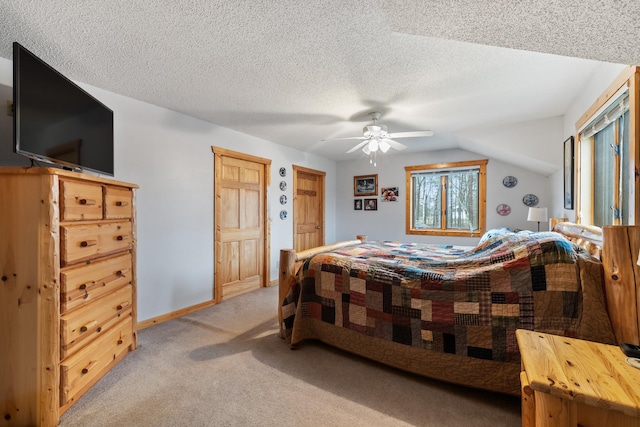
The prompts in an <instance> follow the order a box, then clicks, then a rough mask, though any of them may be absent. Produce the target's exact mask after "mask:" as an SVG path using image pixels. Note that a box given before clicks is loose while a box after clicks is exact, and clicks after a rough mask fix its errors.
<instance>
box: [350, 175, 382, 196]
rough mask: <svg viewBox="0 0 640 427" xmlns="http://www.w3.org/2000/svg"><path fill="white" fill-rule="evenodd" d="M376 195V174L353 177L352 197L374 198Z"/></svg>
mask: <svg viewBox="0 0 640 427" xmlns="http://www.w3.org/2000/svg"><path fill="white" fill-rule="evenodd" d="M377 194H378V174H373V175H360V176H354V177H353V195H354V196H356V197H357V196H375V195H377Z"/></svg>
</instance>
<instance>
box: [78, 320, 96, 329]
mask: <svg viewBox="0 0 640 427" xmlns="http://www.w3.org/2000/svg"><path fill="white" fill-rule="evenodd" d="M97 324H98V321H97V320H92V321H91V322H89V323H87V324H86V325H83V326H81V327H80V332H87V331H88V330H89V329H91V328H93V327H94V326H96V325H97Z"/></svg>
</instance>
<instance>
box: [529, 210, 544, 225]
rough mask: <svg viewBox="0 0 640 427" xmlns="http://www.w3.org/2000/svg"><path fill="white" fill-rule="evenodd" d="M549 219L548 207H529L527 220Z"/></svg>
mask: <svg viewBox="0 0 640 427" xmlns="http://www.w3.org/2000/svg"><path fill="white" fill-rule="evenodd" d="M546 220H547V208H529V214H528V215H527V221H537V222H545V221H546Z"/></svg>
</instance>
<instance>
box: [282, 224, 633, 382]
mask: <svg viewBox="0 0 640 427" xmlns="http://www.w3.org/2000/svg"><path fill="white" fill-rule="evenodd" d="M563 220H564V218H560V219H557V218H555V219H551V221H550V226H551V228H552V229H553V231H556V232H558V233H560V234H562V235H564V236H565V237H566V238H567V239H569V240H571V241H573V242H575V243H576V244H578V245H580V246H581V247H583V248H585V249H586V250H587V251H589V253H591V254H592V255H593V256H594V257H597V258H600V259H601V261H602V265H603V271H604V283H605V294H606V301H607V309H608V313H609V318H610V320H611V325H612V328H613V331H614V334H615V339H616V341H617V342H629V343H634V344H640V333H639V331H640V325H639V323H638V319H639V314H638V307H640V265H638V261H639V260H638V256H639V252H640V226H610V227H604V228H603V229H601V228H599V227H594V226H584V225H579V224H574V223H570V222H562V221H563ZM365 240H366V236H357V239H356V240H349V241H344V242H338V243H335V244H332V245H325V246H320V247H317V248H312V249H308V250H305V251H302V252H299V253H296V252H295V251H294V250H293V249H282V250H281V251H280V276H279V280H278V282H279V299H278V319H279V321H280V336H281V337H282V338H284V327H283V314H282V304H283V302H284V299H285V298H286V296H287V294H288V292H289V289H290V287H291V286H292V285H293V284H294V283H295V280H296V276H297V275H298V273H299V271H300V268H301V267H302V264H303V263H304V261H305V260H306V259H308V258H310V257H312V256H314V255H316V254H319V253H322V252H328V251H332V250H335V249H339V248H343V247H346V246H352V245H358V244H361V243H362V242H364V241H365ZM330 326H331V325H329V327H330ZM344 338H345V339H344V340H342V343H345V344H344V345H342V343H341V345H338V346H339V347H341V348H342V349H343V350H347V351H350V352H353V353H356V354H360V353H359V348H358V345H359V344H358V342H357V337H354V336H353V335H349V336H348V337H347V336H346V335H345V336H344ZM352 341H354V342H352ZM394 345H399V344H397V343H386V342H382V343H381V346H382V347H385V348H383V349H382V350H381V352H384V351H386V350H389V349H390V348H386V347H389V346H394ZM406 347H410V346H406ZM414 350H415V351H414ZM408 351H409V352H410V353H412V354H414V355H415V356H416V357H418V358H420V357H421V356H420V355H419V354H418V352H420V351H422V352H424V350H423V349H419V348H415V349H414V348H410V349H408ZM448 356H449V355H443V354H438V355H436V361H435V363H438V360H437V359H439V358H447V357H448ZM446 362H447V361H446V360H442V363H446ZM474 362H476V361H474ZM482 362H484V361H482ZM482 362H479V363H482ZM382 363H387V362H385V361H382ZM387 364H390V365H392V366H396V365H395V363H393V362H391V363H387ZM423 365H424V363H423V364H418V363H416V364H415V366H416V368H417V369H416V370H413V369H411V371H412V372H415V373H418V374H422V375H424V376H427V377H429V376H432V375H431V374H433V373H435V374H436V375H434V376H433V377H434V378H438V373H437V371H435V370H436V369H437V368H435V367H434V368H424V367H423ZM401 369H402V368H401ZM515 369H516V371H514V374H515V375H519V367H517V368H515ZM505 371H506V370H505ZM470 373H472V371H469V370H467V371H465V372H464V374H465V375H469V374H470ZM509 374H510V373H506V372H505V373H496V375H497V376H501V375H502V376H506V375H509ZM496 380H497V381H502V380H504V378H496ZM474 381H475V382H474ZM479 381H480V380H477V379H474V378H465V379H464V381H459V383H461V384H464V385H471V386H474V385H475V386H479V388H485V387H484V386H483V385H482V383H480V382H479ZM503 391H505V392H507V393H512V394H519V393H520V390H519V387H518V389H513V390H511V389H509V390H503Z"/></svg>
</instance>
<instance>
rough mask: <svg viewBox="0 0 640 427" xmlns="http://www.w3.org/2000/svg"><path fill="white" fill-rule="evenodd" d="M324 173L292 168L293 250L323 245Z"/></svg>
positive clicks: (297, 167)
mask: <svg viewBox="0 0 640 427" xmlns="http://www.w3.org/2000/svg"><path fill="white" fill-rule="evenodd" d="M325 175H326V173H325V172H321V171H317V170H313V169H307V168H303V167H300V166H295V165H294V166H293V226H294V248H295V250H296V251H297V252H299V251H303V250H305V249H309V248H313V247H316V246H322V245H324V179H325Z"/></svg>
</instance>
